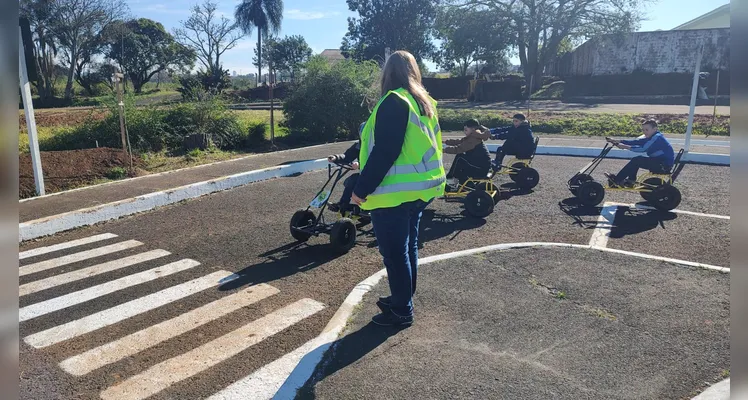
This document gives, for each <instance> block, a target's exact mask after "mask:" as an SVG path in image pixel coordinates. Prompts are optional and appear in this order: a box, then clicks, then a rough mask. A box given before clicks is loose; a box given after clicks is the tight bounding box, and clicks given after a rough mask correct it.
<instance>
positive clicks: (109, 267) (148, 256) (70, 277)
mask: <svg viewBox="0 0 748 400" xmlns="http://www.w3.org/2000/svg"><path fill="white" fill-rule="evenodd" d="M169 254H171V253H169V252H168V251H166V250H151V251H148V252H145V253H140V254H135V255H133V256H129V257H125V258H120V259H119V260H113V261H109V262H105V263H103V264H97V265H94V266H92V267H88V268H83V269H79V270H76V271H71V272H68V273H64V274H60V275H55V276H51V277H49V278H45V279H40V280H38V281H33V282H29V283H26V284H23V285H21V286H20V287H19V290H18V295H19V296H26V295H29V294H31V293H36V292H39V291H42V290H46V289H51V288H53V287H55V286H59V285H63V284H66V283H71V282H75V281H79V280H81V279H86V278H90V277H92V276H96V275H101V274H104V273H107V272H112V271H116V270H118V269H122V268H126V267H129V266H132V265H135V264H139V263H143V262H146V261H151V260H155V259H157V258H161V257H166V256H168V255H169Z"/></svg>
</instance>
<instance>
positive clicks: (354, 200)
mask: <svg viewBox="0 0 748 400" xmlns="http://www.w3.org/2000/svg"><path fill="white" fill-rule="evenodd" d="M351 200H352V201H353V202H354V203H356V204H357V205H359V206H360V205H361V203H363V202H365V201H366V199H362V198H360V197H358V196H356V194H355V193H354V194H353V196H351Z"/></svg>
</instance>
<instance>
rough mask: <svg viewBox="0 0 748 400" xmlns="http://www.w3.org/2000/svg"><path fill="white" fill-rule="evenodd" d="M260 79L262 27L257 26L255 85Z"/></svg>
mask: <svg viewBox="0 0 748 400" xmlns="http://www.w3.org/2000/svg"><path fill="white" fill-rule="evenodd" d="M260 79H262V29H260V28H257V85H256V86H255V87H257V86H260Z"/></svg>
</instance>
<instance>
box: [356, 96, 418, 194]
mask: <svg viewBox="0 0 748 400" xmlns="http://www.w3.org/2000/svg"><path fill="white" fill-rule="evenodd" d="M409 114H410V107H409V106H408V103H406V102H405V101H404V100H403V99H401V98H400V97H398V96H397V95H395V94H390V95H389V96H387V97H386V98H385V99H384V100H383V101H382V104H380V105H379V109H377V116H376V121H375V125H374V143H376V145H375V146H374V148H373V149H372V150H371V154H369V159H368V160H366V166H365V167H364V168H363V169H362V170H361V173H360V176H359V177H358V182H357V183H356V187H355V188H354V189H353V193H354V194H355V195H356V196H358V197H359V198H361V199H365V198H366V197H367V196H369V195H370V194H372V193H373V192H374V191H375V190H376V189H377V187H379V184H380V183H382V180H384V177H385V176H386V175H387V172H388V171H389V170H390V168H391V167H392V166H393V165H394V164H395V160H397V158H398V157H399V156H400V152H401V151H402V148H403V144H404V143H405V131H406V129H408V116H409Z"/></svg>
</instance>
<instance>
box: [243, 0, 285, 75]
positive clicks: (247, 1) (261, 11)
mask: <svg viewBox="0 0 748 400" xmlns="http://www.w3.org/2000/svg"><path fill="white" fill-rule="evenodd" d="M234 18H235V19H236V23H237V24H238V25H239V26H240V27H241V28H242V30H243V31H244V33H245V34H247V35H251V34H252V30H253V29H254V28H257V84H259V83H260V78H261V77H262V37H263V36H265V37H266V38H267V36H268V34H269V33H272V34H278V33H279V32H280V29H281V21H282V20H283V0H242V2H241V4H239V5H238V6H236V11H235V12H234Z"/></svg>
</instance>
